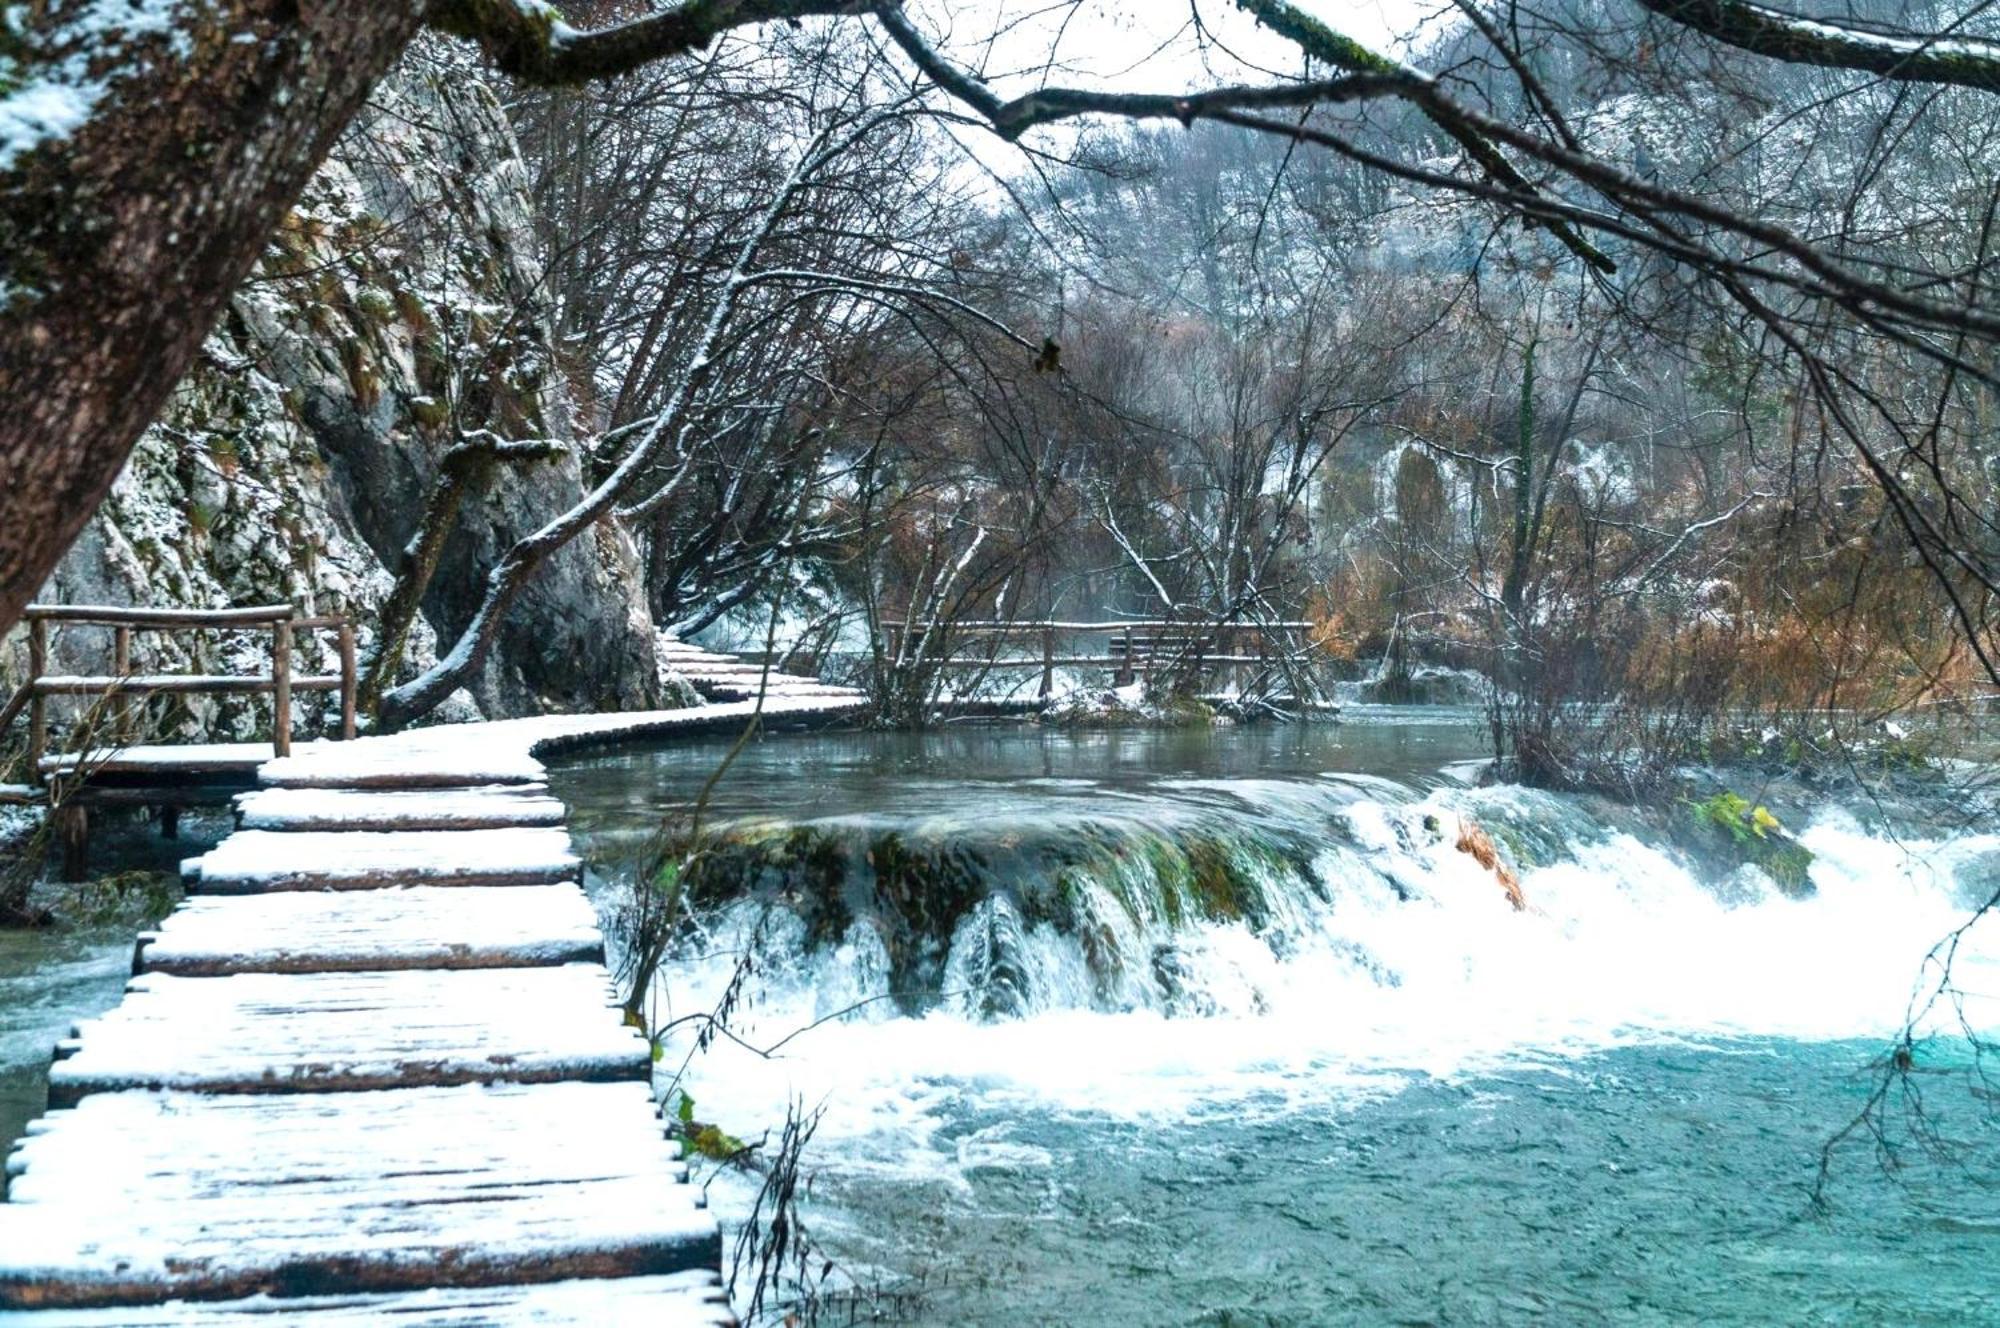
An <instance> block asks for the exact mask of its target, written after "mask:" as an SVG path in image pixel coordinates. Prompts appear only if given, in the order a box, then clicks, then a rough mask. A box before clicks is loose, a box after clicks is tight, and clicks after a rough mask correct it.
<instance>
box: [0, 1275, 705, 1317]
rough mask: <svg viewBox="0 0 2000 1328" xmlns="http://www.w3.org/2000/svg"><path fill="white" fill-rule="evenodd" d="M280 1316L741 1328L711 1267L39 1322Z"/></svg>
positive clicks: (67, 1313)
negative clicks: (655, 1274)
mask: <svg viewBox="0 0 2000 1328" xmlns="http://www.w3.org/2000/svg"><path fill="white" fill-rule="evenodd" d="M279 1319H282V1321H283V1322H286V1323H302V1324H305V1325H307V1326H308V1328H349V1326H350V1325H357V1326H358V1325H368V1326H370V1328H372V1326H373V1325H377V1324H384V1323H392V1324H395V1325H396V1328H515V1326H516V1325H522V1326H526V1325H536V1326H537V1328H616V1326H617V1325H624V1324H645V1325H647V1328H735V1325H736V1317H735V1316H734V1315H733V1314H731V1313H730V1312H729V1307H728V1304H727V1303H726V1301H725V1299H724V1296H723V1293H722V1284H721V1278H720V1277H718V1276H717V1275H716V1274H715V1273H714V1272H711V1271H706V1270H702V1271H695V1272H686V1273H669V1274H667V1275H665V1276H661V1277H621V1278H594V1279H587V1280H578V1281H570V1282H548V1283H544V1284H542V1285H540V1286H507V1287H466V1288H448V1289H446V1288H440V1289H436V1290H427V1291H416V1292H394V1293H388V1294H380V1295H360V1296H307V1297H293V1298H288V1299H280V1298H278V1297H273V1296H258V1297H254V1298H252V1299H249V1300H230V1301H213V1302H206V1303H204V1302H190V1301H176V1302H173V1303H170V1304H166V1305H158V1306H143V1307H127V1308H120V1309H116V1310H45V1311H43V1312H42V1313H40V1314H38V1315H36V1316H35V1319H34V1320H33V1323H34V1328H210V1326H211V1325H212V1326H213V1328H257V1326H258V1325H269V1324H271V1323H273V1322H274V1321H277V1320H279Z"/></svg>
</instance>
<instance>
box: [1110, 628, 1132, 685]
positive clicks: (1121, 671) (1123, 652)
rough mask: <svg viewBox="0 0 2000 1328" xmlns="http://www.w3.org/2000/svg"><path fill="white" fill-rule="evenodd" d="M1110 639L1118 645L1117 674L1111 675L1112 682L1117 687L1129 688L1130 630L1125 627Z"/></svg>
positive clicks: (1130, 676) (1130, 682)
mask: <svg viewBox="0 0 2000 1328" xmlns="http://www.w3.org/2000/svg"><path fill="white" fill-rule="evenodd" d="M1111 639H1112V640H1113V641H1115V642H1119V643H1120V646H1119V647H1118V672H1117V673H1115V674H1113V675H1112V681H1113V682H1114V683H1115V684H1116V685H1117V686H1120V687H1130V686H1131V685H1132V629H1131V628H1130V627H1127V628H1126V629H1125V630H1124V631H1123V632H1122V633H1120V634H1117V635H1114V636H1113V637H1112V638H1111Z"/></svg>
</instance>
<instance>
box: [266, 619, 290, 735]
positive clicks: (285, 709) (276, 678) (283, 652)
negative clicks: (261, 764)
mask: <svg viewBox="0 0 2000 1328" xmlns="http://www.w3.org/2000/svg"><path fill="white" fill-rule="evenodd" d="M271 727H272V728H273V729H274V730H276V731H275V732H274V733H273V735H272V739H271V745H272V746H273V747H275V748H276V749H277V753H278V755H280V756H290V755H291V754H292V624H291V620H290V619H283V620H280V621H279V623H278V625H277V626H276V627H274V628H272V629H271Z"/></svg>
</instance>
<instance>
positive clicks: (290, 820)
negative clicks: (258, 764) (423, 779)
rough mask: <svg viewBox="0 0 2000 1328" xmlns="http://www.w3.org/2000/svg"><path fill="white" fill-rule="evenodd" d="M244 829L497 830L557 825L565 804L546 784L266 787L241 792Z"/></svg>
mask: <svg viewBox="0 0 2000 1328" xmlns="http://www.w3.org/2000/svg"><path fill="white" fill-rule="evenodd" d="M236 815H237V822H238V824H240V825H241V826H242V827H243V828H244V829H246V830H497V829H501V828H504V827H508V826H559V825H561V824H562V823H563V805H562V804H561V803H560V802H558V801H556V800H555V799H554V798H552V797H550V796H548V786H547V785H546V784H495V785H483V786H481V787H478V788H470V789H462V790H461V789H433V790H424V791H415V792H413V791H409V790H403V791H384V792H377V791H373V790H366V789H303V788H301V789H291V788H267V789H259V790H257V791H256V792H254V793H242V794H238V795H237V798H236Z"/></svg>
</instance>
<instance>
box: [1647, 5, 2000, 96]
mask: <svg viewBox="0 0 2000 1328" xmlns="http://www.w3.org/2000/svg"><path fill="white" fill-rule="evenodd" d="M1639 4H1640V5H1642V6H1643V7H1645V8H1646V9H1649V10H1651V11H1652V12H1653V13H1655V14H1658V15H1659V16H1660V17H1661V18H1664V19H1668V20H1671V21H1672V22H1674V23H1678V24H1680V25H1681V26H1682V27H1684V28H1691V29H1693V30H1694V31H1696V32H1699V33H1701V34H1702V35H1703V36H1705V37H1709V38H1712V39H1714V40H1716V41H1719V42H1725V43H1727V44H1728V45H1731V46H1735V47H1738V48H1740V49H1742V50H1745V51H1749V52H1751V53H1752V54H1754V55H1762V56H1768V57H1770V58H1771V59H1773V60H1783V61H1786V62H1788V63H1791V64H1801V65H1819V66H1822V67H1825V68H1829V69H1857V70H1861V71H1864V72H1866V73H1870V74H1879V75H1880V76H1881V77H1883V78H1888V79H1895V80H1897V81H1899V82H1904V83H1951V84H1956V85H1957V86H1959V87H1963V88H1977V89H1979V90H1980V91H1982V92H1995V91H2000V42H1993V41H1988V40H1986V39H1985V38H1981V37H1957V36H1951V35H1948V34H1943V33H1934V34H1914V35H1909V36H1904V35H1900V34H1894V33H1886V32H1869V31H1867V30H1865V29H1861V28H1854V27H1849V26H1847V25H1845V24H1841V23H1832V22H1826V21H1823V20H1820V19H1809V18H1801V17H1799V16H1798V15H1796V14H1787V13H1784V12H1782V11H1780V10H1776V9H1767V8H1765V7H1764V6H1763V5H1753V4H1748V3H1745V0H1639Z"/></svg>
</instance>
